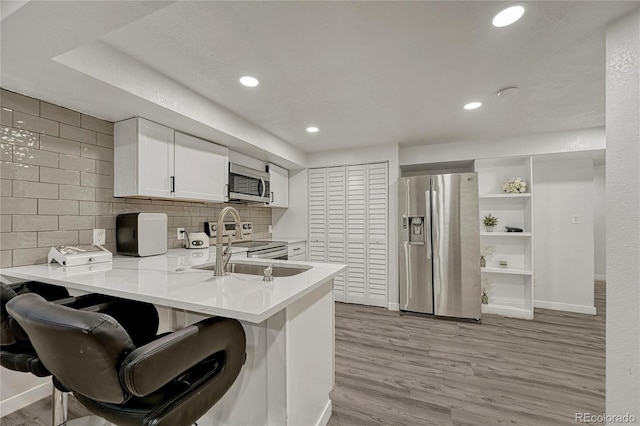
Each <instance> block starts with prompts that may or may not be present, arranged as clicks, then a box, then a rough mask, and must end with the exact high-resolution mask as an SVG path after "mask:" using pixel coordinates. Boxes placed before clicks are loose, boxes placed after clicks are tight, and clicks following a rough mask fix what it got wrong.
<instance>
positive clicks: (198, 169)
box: [175, 132, 229, 202]
mask: <svg viewBox="0 0 640 426" xmlns="http://www.w3.org/2000/svg"><path fill="white" fill-rule="evenodd" d="M175 140H176V143H175V197H176V198H181V199H186V200H198V201H218V202H223V201H225V189H226V185H227V180H228V168H229V166H228V164H229V155H228V152H229V150H228V149H227V148H225V147H223V146H219V145H216V144H213V143H211V142H207V141H205V140H202V139H198V138H195V137H193V136H189V135H185V134H184V133H180V132H176V136H175Z"/></svg>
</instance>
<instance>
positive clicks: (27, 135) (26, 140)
mask: <svg viewBox="0 0 640 426" xmlns="http://www.w3.org/2000/svg"><path fill="white" fill-rule="evenodd" d="M0 141H1V142H2V143H8V144H11V145H18V146H24V147H25V148H39V147H40V135H39V134H38V133H33V132H29V131H27V130H20V129H12V128H11V127H6V126H0Z"/></svg>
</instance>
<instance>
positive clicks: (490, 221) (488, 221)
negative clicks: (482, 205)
mask: <svg viewBox="0 0 640 426" xmlns="http://www.w3.org/2000/svg"><path fill="white" fill-rule="evenodd" d="M482 224H483V225H484V226H496V225H497V224H498V218H497V217H495V216H492V215H491V213H489V214H488V215H487V216H485V217H484V219H483V220H482Z"/></svg>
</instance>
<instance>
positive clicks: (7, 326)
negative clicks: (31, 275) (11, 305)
mask: <svg viewBox="0 0 640 426" xmlns="http://www.w3.org/2000/svg"><path fill="white" fill-rule="evenodd" d="M25 293H37V294H39V295H41V296H42V297H44V298H45V299H47V300H57V299H64V298H66V297H69V292H68V291H67V289H66V288H64V287H57V286H54V285H49V284H45V283H39V282H35V281H28V282H25V283H16V284H11V285H9V284H7V283H4V282H0V328H1V333H2V334H0V346H8V345H13V344H14V343H19V344H21V345H23V346H25V347H28V348H30V347H31V344H30V343H29V342H28V339H27V337H26V336H25V335H24V333H23V332H22V330H20V329H19V327H15V326H14V325H13V324H11V322H12V321H10V315H9V314H8V313H7V308H6V304H7V302H9V300H11V299H13V298H14V297H16V296H19V295H21V294H25Z"/></svg>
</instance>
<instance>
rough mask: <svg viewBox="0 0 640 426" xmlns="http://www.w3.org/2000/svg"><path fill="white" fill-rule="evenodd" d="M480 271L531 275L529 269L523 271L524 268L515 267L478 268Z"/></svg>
mask: <svg viewBox="0 0 640 426" xmlns="http://www.w3.org/2000/svg"><path fill="white" fill-rule="evenodd" d="M480 271H481V272H484V273H488V274H511V275H531V271H525V270H524V269H515V268H491V267H486V268H480Z"/></svg>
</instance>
